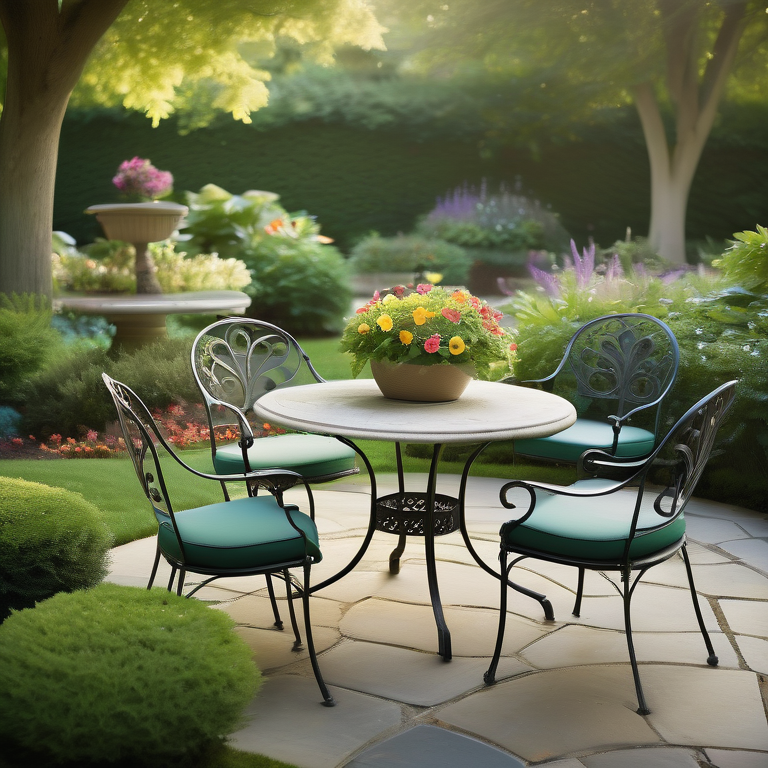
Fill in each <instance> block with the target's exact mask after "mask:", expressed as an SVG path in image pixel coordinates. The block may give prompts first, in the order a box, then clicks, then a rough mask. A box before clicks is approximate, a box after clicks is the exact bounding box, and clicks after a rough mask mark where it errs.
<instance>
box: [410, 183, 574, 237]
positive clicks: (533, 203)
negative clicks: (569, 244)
mask: <svg viewBox="0 0 768 768" xmlns="http://www.w3.org/2000/svg"><path fill="white" fill-rule="evenodd" d="M419 230H420V231H421V233H422V234H425V235H426V236H428V237H439V238H441V239H442V240H447V241H448V242H450V243H456V244H457V245H462V246H464V247H467V248H479V249H483V248H485V249H503V250H504V251H507V252H508V251H528V250H531V249H541V248H546V249H548V250H558V249H559V248H560V247H561V246H562V244H563V242H564V241H565V239H566V237H567V236H566V234H565V230H564V229H563V227H562V225H561V224H560V222H559V221H558V219H557V216H556V215H555V214H554V213H552V212H551V211H548V210H547V209H546V208H544V207H543V206H542V205H541V203H540V202H539V201H538V200H532V199H530V198H529V197H526V196H525V195H523V194H521V193H520V192H519V191H515V192H511V191H510V190H509V189H506V188H505V187H504V186H502V187H501V189H500V190H499V192H498V193H497V194H490V193H489V192H488V187H487V185H486V183H485V181H483V183H482V184H481V185H480V189H479V190H478V189H476V188H475V187H470V186H469V185H467V184H464V186H461V187H456V189H454V190H453V192H451V193H449V194H447V195H446V196H445V197H444V198H438V200H437V205H436V206H435V207H434V208H433V209H432V211H430V213H429V214H428V215H427V216H426V218H425V219H424V220H423V221H422V222H421V224H420V225H419Z"/></svg>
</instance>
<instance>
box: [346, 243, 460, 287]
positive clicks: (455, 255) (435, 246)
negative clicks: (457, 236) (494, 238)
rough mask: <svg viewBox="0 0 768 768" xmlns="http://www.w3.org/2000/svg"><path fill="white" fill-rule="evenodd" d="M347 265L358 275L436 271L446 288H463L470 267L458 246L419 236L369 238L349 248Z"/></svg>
mask: <svg viewBox="0 0 768 768" xmlns="http://www.w3.org/2000/svg"><path fill="white" fill-rule="evenodd" d="M348 263H349V266H350V267H351V268H352V270H353V271H354V272H355V273H357V274H366V273H371V272H412V273H414V274H415V273H419V272H439V273H440V274H442V276H443V278H442V280H441V281H440V282H441V283H443V284H445V285H465V284H466V282H467V277H468V275H469V267H470V266H471V261H470V259H469V258H468V257H467V255H466V253H465V251H464V249H463V248H461V247H460V246H457V245H453V244H451V243H447V242H446V241H445V240H438V239H435V238H425V237H420V236H418V235H397V236H396V237H380V236H379V235H371V236H369V237H366V238H364V239H363V240H361V241H360V242H359V243H358V244H357V245H356V246H355V247H354V248H353V249H352V251H351V253H350V258H349V262H348Z"/></svg>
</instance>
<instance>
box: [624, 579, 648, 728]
mask: <svg viewBox="0 0 768 768" xmlns="http://www.w3.org/2000/svg"><path fill="white" fill-rule="evenodd" d="M640 576H642V572H641V573H640V575H639V576H638V577H637V578H636V579H635V583H634V584H632V586H631V587H630V571H629V569H627V570H626V571H624V572H623V573H622V578H623V581H624V590H623V592H622V594H621V597H622V599H623V601H624V630H625V632H626V635H627V648H628V649H629V662H630V664H631V665H632V677H633V678H634V680H635V692H636V693H637V704H638V708H637V714H638V715H650V714H651V710H650V709H648V705H647V704H646V703H645V695H644V694H643V686H642V684H641V683H640V671H639V670H638V668H637V657H636V656H635V644H634V642H633V641H632V622H631V620H630V616H629V613H630V610H629V609H630V602H631V600H632V593H633V592H634V591H635V587H636V586H637V584H638V582H639V580H640Z"/></svg>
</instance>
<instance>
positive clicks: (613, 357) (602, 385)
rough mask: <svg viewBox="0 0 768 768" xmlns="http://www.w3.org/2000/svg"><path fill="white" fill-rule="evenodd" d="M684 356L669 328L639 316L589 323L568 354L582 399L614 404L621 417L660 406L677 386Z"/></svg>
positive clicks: (605, 319) (625, 315) (617, 317)
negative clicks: (602, 400) (652, 406)
mask: <svg viewBox="0 0 768 768" xmlns="http://www.w3.org/2000/svg"><path fill="white" fill-rule="evenodd" d="M679 359H680V353H679V350H678V346H677V341H676V340H675V337H674V334H673V333H672V331H671V330H670V329H669V327H668V326H667V325H666V324H665V323H663V322H662V321H661V320H658V319H657V318H655V317H651V316H650V315H644V314H640V313H633V314H619V315H609V316H607V317H601V318H598V319H597V320H593V321H591V322H589V323H587V324H585V325H584V326H583V327H582V328H581V329H580V330H579V331H578V332H577V333H576V334H575V335H574V336H573V338H572V339H571V341H570V343H569V345H568V348H567V349H566V352H565V357H564V361H565V360H567V363H568V366H567V369H568V370H569V371H570V372H571V373H572V374H573V376H574V377H575V379H576V389H577V392H578V394H579V395H582V396H584V397H587V398H590V399H591V400H595V399H606V400H611V401H614V403H615V405H613V408H614V409H615V410H614V412H615V414H616V415H617V416H620V417H621V416H624V415H625V414H626V413H627V412H628V411H629V410H630V409H632V408H635V407H638V406H646V405H650V404H653V403H655V402H656V401H657V400H659V398H661V397H662V396H663V395H664V394H665V393H666V392H667V390H668V389H669V388H670V386H671V385H672V383H673V381H674V379H675V376H676V374H677V367H678V363H679Z"/></svg>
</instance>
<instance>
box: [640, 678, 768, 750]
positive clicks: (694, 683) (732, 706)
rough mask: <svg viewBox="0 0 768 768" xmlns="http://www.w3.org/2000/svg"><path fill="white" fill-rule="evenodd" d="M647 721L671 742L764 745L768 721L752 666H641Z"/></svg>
mask: <svg viewBox="0 0 768 768" xmlns="http://www.w3.org/2000/svg"><path fill="white" fill-rule="evenodd" d="M640 677H641V679H642V683H643V690H644V691H645V697H646V700H647V701H648V706H649V707H650V709H651V714H650V715H648V720H649V722H650V723H651V724H652V725H653V727H654V728H655V729H656V730H657V731H658V732H659V734H661V737H662V738H663V739H664V740H665V741H667V742H669V743H671V744H690V745H691V746H696V745H702V744H707V745H709V746H712V747H725V748H728V747H732V748H736V749H762V750H768V724H767V723H766V719H765V711H764V709H763V701H762V697H761V695H760V689H759V687H758V684H757V677H756V675H755V674H754V673H753V672H746V671H741V670H730V669H718V668H716V667H709V668H706V669H705V668H702V667H681V666H669V665H666V666H660V665H659V666H656V665H650V664H645V665H642V666H641V667H640Z"/></svg>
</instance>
